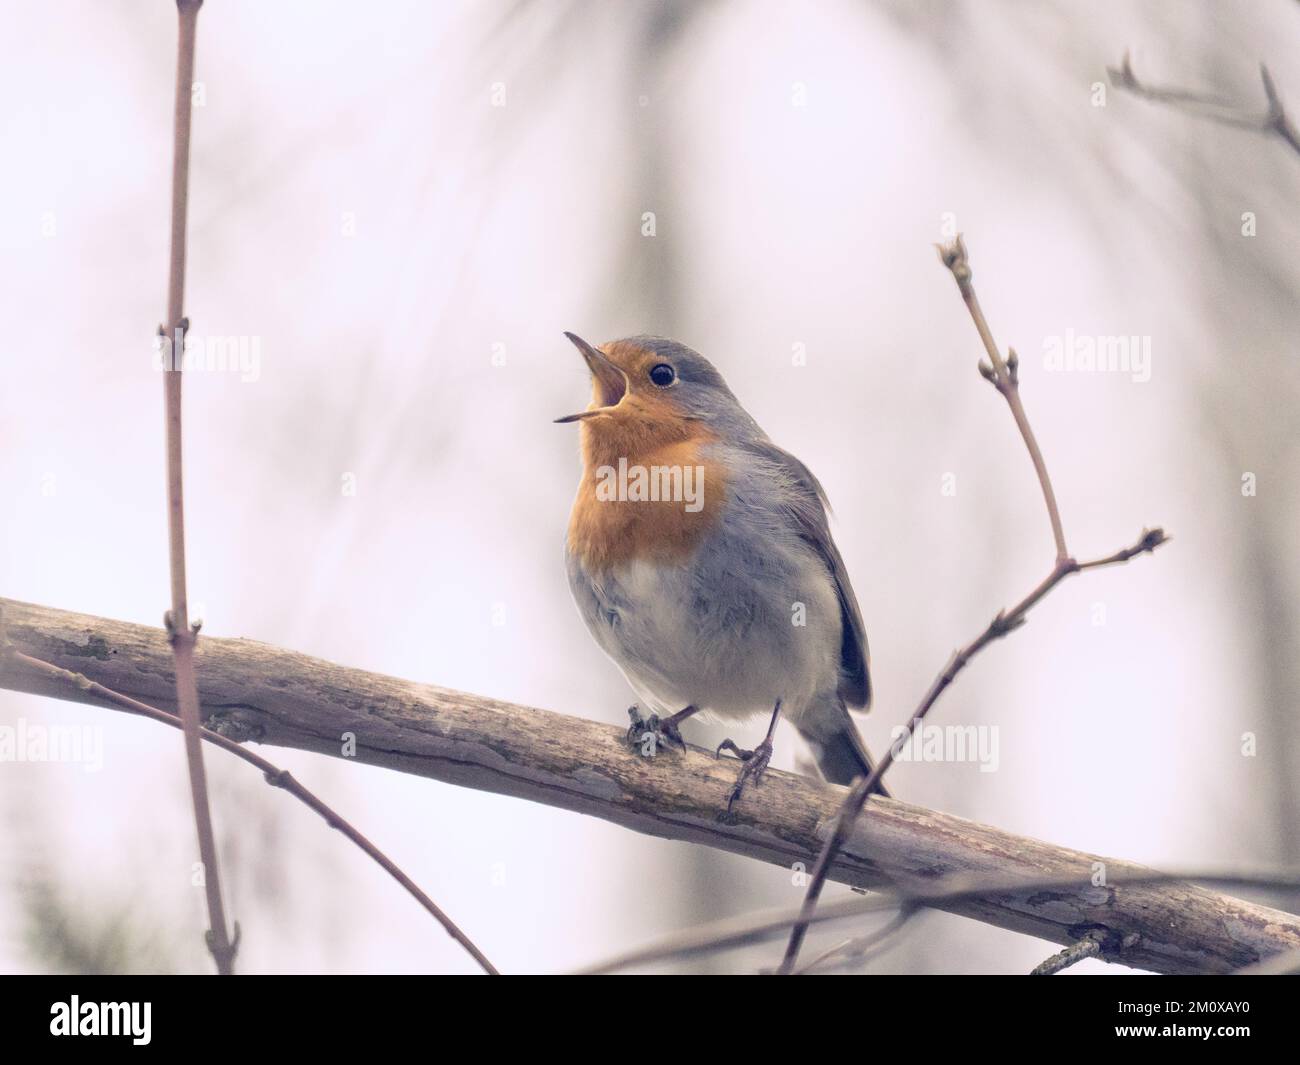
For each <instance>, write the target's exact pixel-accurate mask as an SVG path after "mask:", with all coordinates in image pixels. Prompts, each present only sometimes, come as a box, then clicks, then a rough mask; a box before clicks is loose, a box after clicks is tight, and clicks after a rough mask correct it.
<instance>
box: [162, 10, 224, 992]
mask: <svg viewBox="0 0 1300 1065" xmlns="http://www.w3.org/2000/svg"><path fill="white" fill-rule="evenodd" d="M202 6H203V0H176V14H177V18H178V25H179V32H178V34H177V38H176V106H175V114H174V116H173V122H172V136H173V144H172V218H171V254H170V259H169V263H168V270H167V324H166V326H165V327H163V329H162V330H160V331H161V332H165V333H166V334H167V336H168V337H170V342H171V355H172V358H171V359H170V360H168V363H167V365H168V367H169V368H168V369H166V370H164V372H163V404H164V408H165V413H166V441H167V535H168V555H169V558H170V569H171V609H170V610H169V611H167V628H168V630H169V632H170V634H171V644H172V654H173V656H174V657H175V659H176V699H177V702H178V704H179V707H180V710H179V713H180V719H181V729H182V731H183V732H184V734H185V759H186V762H187V764H188V766H189V775H190V798H191V801H192V802H193V805H194V825H195V828H196V830H197V833H198V837H199V858H200V860H201V861H202V863H203V887H204V891H205V892H206V894H207V900H208V926H209V929H208V935H207V942H208V949H209V950H210V951H212V956H213V958H214V959H216V963H217V972H219V973H221V974H222V975H223V976H229V975H230V974H231V973H233V972H234V971H235V950H236V949H237V946H238V943H239V926H238V925H237V924H236V926H235V938H234V940H233V941H232V940H231V938H230V933H229V932H228V931H227V930H226V910H225V906H224V904H223V903H222V900H221V873H220V869H219V867H218V863H217V844H216V837H215V835H214V834H213V831H212V811H211V808H210V807H209V804H208V781H207V774H206V773H204V771H203V741H202V739H201V738H200V736H199V697H198V686H197V683H196V681H195V678H194V643H195V640H196V639H197V635H198V626H197V625H194V626H191V625H190V617H189V602H188V598H187V596H186V592H185V501H184V500H185V492H184V479H183V473H182V471H183V463H182V454H181V440H182V436H181V362H182V359H181V355H182V354H183V349H184V343H185V339H184V338H185V328H186V324H187V323H186V322H185V319H184V317H183V314H184V304H185V223H186V217H187V212H188V206H189V178H190V114H191V110H192V104H193V92H194V41H195V37H196V35H197V31H198V20H199V8H200V7H202Z"/></svg>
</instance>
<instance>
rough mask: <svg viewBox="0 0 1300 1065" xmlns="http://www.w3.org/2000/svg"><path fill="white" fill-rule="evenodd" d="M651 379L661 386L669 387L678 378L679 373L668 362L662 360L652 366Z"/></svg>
mask: <svg viewBox="0 0 1300 1065" xmlns="http://www.w3.org/2000/svg"><path fill="white" fill-rule="evenodd" d="M650 380H651V381H653V382H654V383H655V384H656V385H658V386H659V387H660V388H667V387H668V386H669V385H671V384H672V383H673V382H674V381H675V380H677V374H676V373H675V372H674V371H673V368H672V367H671V366H669V365H668V364H667V363H666V362H661V363H658V364H656V365H654V366H652V367H650Z"/></svg>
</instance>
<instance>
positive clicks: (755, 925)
mask: <svg viewBox="0 0 1300 1065" xmlns="http://www.w3.org/2000/svg"><path fill="white" fill-rule="evenodd" d="M1183 882H1194V883H1197V884H1200V885H1202V886H1210V885H1213V886H1216V887H1223V888H1260V889H1270V890H1274V891H1276V890H1290V891H1300V872H1285V871H1283V872H1272V873H1247V872H1231V873H1216V872H1204V871H1196V870H1192V871H1190V872H1177V873H1156V872H1152V871H1150V870H1142V869H1137V868H1135V867H1130V869H1129V870H1126V871H1124V872H1121V873H1118V874H1116V876H1115V877H1114V878H1113V879H1112V878H1109V877H1108V878H1107V880H1106V883H1105V885H1104V887H1102V886H1099V885H1097V884H1095V883H1093V885H1092V886H1093V888H1094V890H1106V891H1109V892H1113V893H1114V894H1115V896H1116V898H1117V899H1118V897H1119V896H1120V894H1121V893H1127V892H1129V891H1132V890H1134V889H1137V888H1140V887H1145V886H1150V885H1155V884H1169V885H1172V884H1178V883H1183ZM1078 886H1079V882H1078V881H1075V880H1068V879H1066V880H1062V879H1059V878H1056V877H1046V878H1043V879H1034V878H1030V879H1027V880H1024V879H1016V880H1009V879H1007V877H1006V876H1005V875H1004V874H995V875H992V876H988V877H984V876H974V877H972V876H966V875H958V876H954V877H952V878H949V879H943V880H941V881H939V882H937V883H930V884H926V885H923V886H922V887H920V888H918V889H917V890H915V891H907V890H904V889H900V888H885V889H883V890H882V891H881V892H880V893H878V894H873V895H868V896H860V895H858V896H848V897H846V898H840V899H834V900H833V901H831V902H827V903H825V904H824V905H822V906H819V907H818V908H817V912H816V913H815V914H813V917H812V924H814V925H819V926H822V925H829V924H833V923H835V922H838V921H845V920H853V919H856V918H860V917H863V916H868V915H874V914H879V913H885V912H888V911H889V910H897V911H898V914H897V917H896V918H895V919H894V920H893V921H891V922H889V923H888V924H887V925H885V926H884V927H883V928H881V929H878V930H877V931H875V932H873V933H871V934H870V935H868V936H865V937H863V940H867V941H878V940H879V939H881V938H883V937H884V936H885V935H886V934H892V933H893V932H895V931H896V930H897V928H896V926H900V925H901V923H902V920H901V919H903V918H905V917H906V916H907V915H913V914H916V913H919V912H921V910H923V909H927V908H928V909H941V910H951V908H952V905H953V904H954V903H957V902H960V901H962V900H972V899H975V898H977V897H978V898H985V899H992V898H997V897H998V896H999V895H1001V894H1003V893H1005V892H1008V891H1014V892H1017V893H1037V892H1044V893H1048V894H1050V895H1053V896H1055V895H1056V894H1057V893H1059V892H1061V891H1068V890H1071V889H1074V888H1077V887H1078ZM802 915H803V910H802V907H799V908H794V909H780V910H768V911H765V912H763V913H753V914H745V915H742V916H740V917H733V918H728V919H726V920H722V921H714V922H711V923H709V924H705V925H700V926H698V927H696V928H688V929H686V930H684V931H681V932H675V933H673V934H672V935H670V936H666V937H664V938H663V939H661V940H659V941H658V942H655V943H652V944H650V945H649V946H646V947H637V948H635V949H633V950H630V951H627V952H626V953H623V954H620V955H618V956H617V957H615V958H610V959H608V960H607V961H603V962H600V963H599V964H597V965H593V966H590V967H589V968H586V969H583V970H581V972H582V973H584V974H601V973H611V972H617V971H618V970H620V969H628V968H631V967H632V966H636V965H642V966H643V965H650V964H664V963H666V962H674V961H683V960H685V959H688V958H695V957H700V956H702V955H708V954H715V953H717V952H719V951H723V950H735V949H737V948H739V947H745V946H749V945H751V944H755V943H763V942H766V941H768V940H771V939H774V938H776V937H777V936H781V935H784V934H785V933H786V930H787V929H789V928H791V927H793V926H794V925H795V924H797V923H798V922H799V921H800V920H801V919H802ZM1093 931H1095V932H1096V933H1097V936H1098V938H1099V939H1100V941H1101V944H1102V949H1101V952H1100V955H1099V956H1100V957H1103V958H1104V959H1105V960H1106V961H1111V962H1114V961H1120V960H1121V959H1120V958H1119V957H1116V956H1114V955H1113V954H1112V953H1111V952H1112V950H1113V949H1115V948H1118V949H1119V950H1120V951H1121V953H1122V952H1123V951H1124V950H1125V948H1126V944H1125V941H1124V940H1123V939H1122V938H1120V939H1118V940H1117V939H1115V938H1114V937H1113V936H1111V935H1110V934H1109V932H1110V931H1111V930H1108V929H1102V928H1097V929H1093ZM1076 938H1077V937H1076ZM861 941H862V940H856V941H853V942H861ZM1073 943H1074V940H1072V941H1071V945H1073ZM1131 945H1132V944H1128V946H1131ZM845 946H847V944H846V945H845ZM841 949H843V948H841V947H837V948H836V949H835V951H832V952H828V954H827V955H825V956H824V957H829V956H830V954H835V953H838V952H839V951H840V950H841ZM1298 960H1300V951H1297V952H1295V953H1292V952H1283V953H1280V954H1274V955H1270V957H1269V958H1268V959H1267V960H1265V961H1263V962H1259V963H1257V966H1258V967H1259V969H1260V970H1261V971H1262V970H1263V969H1265V968H1266V967H1267V968H1269V969H1270V971H1271V970H1272V968H1273V967H1274V966H1278V967H1279V968H1277V970H1276V971H1284V969H1282V968H1281V966H1287V965H1293V964H1296V963H1297V961H1298ZM816 964H818V963H817V962H814V963H813V965H816ZM808 968H812V965H810V966H808ZM1237 971H1238V972H1245V971H1246V970H1245V969H1240V970H1237ZM1252 971H1253V970H1252Z"/></svg>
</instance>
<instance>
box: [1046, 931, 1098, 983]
mask: <svg viewBox="0 0 1300 1065" xmlns="http://www.w3.org/2000/svg"><path fill="white" fill-rule="evenodd" d="M1105 941H1106V937H1105V934H1104V933H1101V932H1098V931H1096V930H1095V929H1092V930H1089V931H1087V932H1085V933H1084V934H1083V937H1082V938H1081V939H1080V940H1079V942H1077V943H1071V944H1070V945H1069V946H1068V947H1066V948H1065V949H1064V950H1059V951H1057V952H1056V953H1055V954H1053V955H1052V956H1051V957H1050V958H1048V959H1047V960H1046V961H1045V962H1043V963H1042V964H1040V965H1036V966H1034V968H1033V969H1032V970H1031V971H1030V973H1029V975H1030V976H1055V975H1056V974H1057V973H1059V972H1060V971H1061V970H1062V969H1068V968H1069V967H1070V966H1071V965H1073V964H1074V963H1075V962H1080V961H1083V959H1084V958H1095V957H1098V956H1099V955H1100V954H1101V948H1102V945H1103V944H1104V943H1105Z"/></svg>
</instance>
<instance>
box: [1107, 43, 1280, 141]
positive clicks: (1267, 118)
mask: <svg viewBox="0 0 1300 1065" xmlns="http://www.w3.org/2000/svg"><path fill="white" fill-rule="evenodd" d="M1106 73H1107V74H1109V75H1110V81H1111V84H1112V85H1114V86H1115V87H1116V88H1119V89H1124V90H1126V91H1127V92H1131V93H1133V95H1134V96H1140V97H1143V98H1144V99H1147V100H1153V101H1155V102H1157V103H1164V104H1169V105H1170V106H1171V107H1177V108H1179V109H1180V110H1182V111H1185V112H1187V113H1188V114H1191V115H1195V116H1196V117H1198V118H1204V119H1208V120H1209V121H1211V122H1218V123H1219V124H1220V125H1223V126H1234V127H1236V128H1237V129H1249V130H1254V131H1255V132H1256V133H1263V134H1265V135H1266V136H1267V135H1275V136H1277V137H1280V138H1281V139H1282V140H1283V141H1284V142H1285V143H1286V144H1287V145H1288V146H1289V147H1290V148H1291V150H1292V151H1293V152H1296V153H1297V154H1300V131H1297V129H1296V127H1295V123H1293V122H1292V121H1291V118H1290V116H1289V115H1287V113H1286V108H1285V107H1284V106H1283V105H1282V97H1281V96H1280V95H1279V94H1278V91H1277V85H1276V84H1275V83H1274V81H1273V75H1272V74H1270V73H1269V71H1268V67H1267V66H1265V65H1264V64H1263V63H1261V64H1260V65H1259V79H1260V81H1261V82H1262V83H1263V85H1264V101H1265V107H1264V113H1263V114H1258V113H1255V112H1252V111H1247V110H1245V109H1243V108H1239V107H1236V106H1234V105H1232V104H1230V103H1228V102H1227V101H1226V100H1224V99H1222V98H1221V97H1218V96H1211V95H1210V94H1209V93H1200V92H1191V91H1188V90H1186V89H1170V88H1164V87H1160V86H1154V85H1144V84H1143V83H1142V82H1140V81H1138V79H1137V75H1136V74H1134V73H1133V63H1132V60H1131V59H1130V57H1129V54H1128V52H1125V53H1124V59H1123V60H1122V61H1121V63H1120V65H1119V66H1118V67H1107V68H1106Z"/></svg>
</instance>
